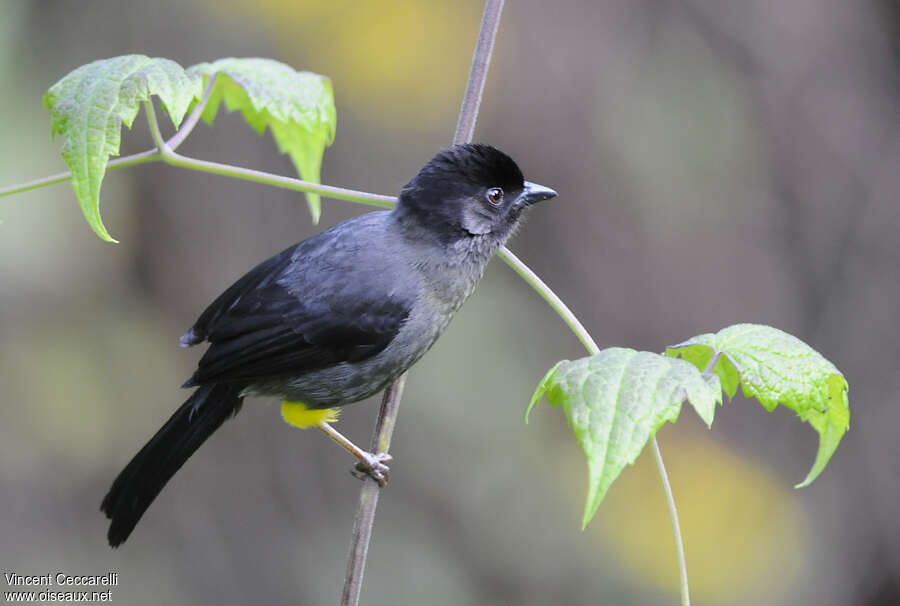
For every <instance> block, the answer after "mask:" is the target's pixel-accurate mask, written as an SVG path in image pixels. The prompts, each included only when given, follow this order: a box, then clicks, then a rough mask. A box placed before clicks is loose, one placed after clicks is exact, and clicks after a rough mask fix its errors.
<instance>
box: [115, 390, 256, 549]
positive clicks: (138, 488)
mask: <svg viewBox="0 0 900 606" xmlns="http://www.w3.org/2000/svg"><path fill="white" fill-rule="evenodd" d="M239 394H240V388H238V387H235V386H231V385H223V384H219V385H204V386H202V387H200V388H199V389H198V390H197V391H195V392H194V393H193V394H192V395H191V397H190V398H188V400H187V402H185V403H184V404H182V405H181V407H180V408H179V409H178V410H176V411H175V414H173V415H172V418H170V419H169V420H168V421H166V424H165V425H163V426H162V429H160V430H159V431H157V432H156V435H155V436H153V437H152V438H150V441H149V442H147V444H145V445H144V447H143V448H141V450H140V452H138V453H137V454H136V455H134V458H133V459H131V462H130V463H129V464H128V465H126V466H125V469H123V470H122V473H120V474H119V477H117V478H116V480H115V482H113V485H112V487H111V488H110V489H109V492H108V493H107V495H106V496H105V497H104V498H103V503H102V504H101V505H100V510H101V511H102V512H103V513H105V514H106V517H107V518H109V519H110V520H111V522H110V525H109V532H108V533H107V535H106V536H107V538H108V539H109V544H110V545H111V546H113V547H118V546H119V545H121V544H122V543H124V542H125V539H127V538H128V535H130V534H131V531H132V530H134V527H135V525H137V523H138V520H140V519H141V516H142V515H144V512H145V511H146V510H147V507H149V506H150V503H152V502H153V499H155V498H156V495H158V494H159V492H160V491H161V490H162V489H163V486H165V485H166V482H168V481H169V479H170V478H171V477H172V476H173V475H175V472H176V471H178V470H179V469H181V466H182V465H184V462H185V461H187V460H188V458H189V457H190V456H191V455H192V454H194V451H195V450H197V449H198V448H200V445H201V444H203V442H205V441H206V438H208V437H209V436H211V435H212V434H213V432H214V431H215V430H217V429H218V428H219V427H220V426H221V425H222V423H224V422H225V420H226V419H228V417H230V416H232V415H235V414H237V412H238V411H239V410H240V409H241V404H242V403H243V398H241V397H240V395H239Z"/></svg>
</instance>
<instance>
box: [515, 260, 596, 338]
mask: <svg viewBox="0 0 900 606" xmlns="http://www.w3.org/2000/svg"><path fill="white" fill-rule="evenodd" d="M497 256H498V257H500V258H501V259H503V261H504V262H505V263H506V264H507V265H509V266H510V267H511V268H512V269H513V271H514V272H516V273H517V274H519V276H520V277H521V278H522V279H523V280H525V282H527V283H528V285H529V286H531V287H532V288H533V289H534V290H535V291H537V293H538V294H539V295H541V297H542V298H543V299H544V301H546V302H547V304H548V305H550V307H552V308H553V310H554V311H555V312H556V313H557V315H559V317H560V318H562V321H563V322H565V323H566V325H568V327H569V329H570V330H571V331H572V332H573V333H574V334H575V336H576V337H578V340H579V341H581V344H582V345H584V347H585V349H587V350H588V353H590V354H591V355H594V354H596V353H597V352H599V351H600V348H599V347H598V346H597V343H596V341H594V338H593V337H591V334H590V333H589V332H588V331H587V329H586V328H585V327H584V325H583V324H582V323H581V321H580V320H579V319H578V317H577V316H576V315H575V314H574V313H572V310H570V309H569V307H568V306H567V305H566V304H565V303H564V302H563V300H562V299H560V298H559V296H558V295H557V294H556V293H555V292H553V290H551V289H550V287H549V286H547V285H546V284H545V283H544V281H543V280H541V278H540V277H539V276H538V275H537V274H536V273H534V271H533V270H532V269H531V268H530V267H528V266H527V265H525V264H524V263H523V262H522V261H521V259H519V258H518V257H517V256H516V255H514V254H513V253H512V251H511V250H509V249H508V248H506V247H505V246H504V247H503V248H501V249H500V252H498V253H497Z"/></svg>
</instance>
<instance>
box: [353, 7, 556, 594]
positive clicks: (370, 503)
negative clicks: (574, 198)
mask: <svg viewBox="0 0 900 606" xmlns="http://www.w3.org/2000/svg"><path fill="white" fill-rule="evenodd" d="M502 9H503V0H487V1H486V2H485V5H484V14H483V16H482V19H481V30H480V33H479V34H478V43H477V44H476V45H475V52H474V54H473V56H472V69H471V70H470V71H469V83H468V84H467V85H466V93H465V96H464V98H463V104H462V108H461V109H460V112H459V121H458V123H457V126H456V133H455V134H454V136H453V143H454V144H457V143H466V142H468V141H470V140H471V139H472V134H473V133H474V131H475V122H476V120H477V119H478V107H479V105H480V104H481V95H482V93H483V92H484V83H485V79H486V76H487V70H488V66H489V64H490V60H491V50H492V49H493V47H494V38H495V37H496V35H497V26H498V25H499V23H500V12H501V10H502ZM535 277H536V276H535ZM554 296H555V295H554ZM560 303H561V301H560ZM405 383H406V373H404V374H403V375H401V376H400V378H399V379H397V381H396V382H395V383H394V384H393V385H391V386H390V387H389V388H388V390H387V391H386V392H385V394H384V400H383V401H382V404H381V410H380V411H379V413H378V420H377V421H376V425H375V427H376V429H375V438H374V440H373V445H372V446H373V449H377V452H387V451H388V446H390V441H391V434H392V433H393V431H394V426H395V425H396V423H397V413H398V412H399V407H400V398H401V397H402V395H403V386H404V384H405ZM380 491H381V488H380V487H379V486H378V484H377V483H376V482H375V480H373V479H371V478H366V479H365V480H364V481H363V486H362V489H361V490H360V494H359V510H358V511H357V513H356V519H355V520H354V522H353V535H352V538H351V540H350V555H349V557H348V560H347V576H346V578H345V579H344V591H343V593H342V594H341V606H357V605H358V604H359V593H360V589H361V587H362V579H363V573H364V572H365V569H366V557H367V556H368V552H369V540H370V539H371V537H372V525H373V524H374V522H375V509H376V507H377V506H378V495H379V493H380Z"/></svg>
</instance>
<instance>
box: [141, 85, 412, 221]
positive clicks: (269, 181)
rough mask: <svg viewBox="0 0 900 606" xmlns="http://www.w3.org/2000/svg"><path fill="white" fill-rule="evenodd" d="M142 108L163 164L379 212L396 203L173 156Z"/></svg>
mask: <svg viewBox="0 0 900 606" xmlns="http://www.w3.org/2000/svg"><path fill="white" fill-rule="evenodd" d="M144 106H145V107H146V113H147V121H148V123H149V124H150V133H151V135H152V136H153V141H154V142H155V143H156V146H157V152H158V153H159V155H160V157H161V158H162V160H163V162H165V163H166V164H171V165H172V166H179V167H181V168H189V169H191V170H198V171H201V172H206V173H212V174H214V175H222V176H225V177H233V178H235V179H243V180H244V181H253V182H256V183H262V184H265V185H272V186H275V187H281V188H283V189H290V190H294V191H302V192H312V193H316V194H321V195H323V196H327V197H329V198H337V199H339V200H347V201H348V202H356V203H358V204H368V205H370V206H378V207H381V208H391V207H393V206H394V204H395V203H396V202H397V198H395V197H394V196H382V195H380V194H371V193H369V192H364V191H356V190H352V189H345V188H343V187H334V186H332V185H320V184H318V183H311V182H309V181H302V180H300V179H293V178H291V177H284V176H282V175H276V174H273V173H267V172H264V171H260V170H253V169H251V168H243V167H240V166H232V165H230V164H221V163H219V162H210V161H208V160H199V159H197V158H189V157H187V156H182V155H181V154H179V153H176V152H175V151H174V150H173V149H172V148H171V146H170V145H169V144H168V143H167V142H166V141H165V140H164V139H163V138H162V134H161V133H160V132H159V123H158V121H157V119H156V110H155V109H154V108H153V103H151V102H150V101H145V102H144Z"/></svg>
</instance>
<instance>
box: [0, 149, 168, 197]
mask: <svg viewBox="0 0 900 606" xmlns="http://www.w3.org/2000/svg"><path fill="white" fill-rule="evenodd" d="M157 160H162V156H160V155H159V153H158V152H157V151H156V150H155V149H148V150H147V151H142V152H140V153H137V154H132V155H130V156H125V157H123V158H116V159H115V160H110V161H109V162H108V163H107V164H106V168H107V170H110V169H113V168H125V167H126V166H135V165H137V164H144V163H145V162H156V161H157ZM71 178H72V171H70V170H67V171H65V172H62V173H57V174H55V175H50V176H49V177H42V178H40V179H35V180H34V181H28V182H26V183H19V184H18V185H10V186H9V187H4V188H0V198H2V197H3V196H11V195H12V194H20V193H22V192H26V191H30V190H32V189H38V188H39V187H47V186H48V185H55V184H56V183H62V182H63V181H68V180H70V179H71Z"/></svg>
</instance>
